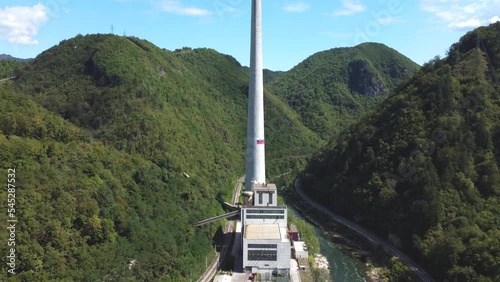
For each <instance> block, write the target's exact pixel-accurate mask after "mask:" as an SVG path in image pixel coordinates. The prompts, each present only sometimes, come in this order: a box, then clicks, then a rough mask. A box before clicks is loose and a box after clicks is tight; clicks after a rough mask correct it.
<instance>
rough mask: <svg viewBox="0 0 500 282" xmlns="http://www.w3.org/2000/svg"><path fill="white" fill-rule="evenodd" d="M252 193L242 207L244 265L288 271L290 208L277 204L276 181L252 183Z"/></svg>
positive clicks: (258, 269) (278, 272) (256, 269)
mask: <svg viewBox="0 0 500 282" xmlns="http://www.w3.org/2000/svg"><path fill="white" fill-rule="evenodd" d="M249 196H250V197H249V198H248V199H247V201H246V205H244V206H243V207H242V208H241V222H242V224H243V227H244V228H243V234H242V240H243V242H242V244H243V245H242V246H243V269H245V270H246V271H248V272H251V273H272V274H275V275H281V274H288V273H289V271H290V239H289V238H288V229H287V208H286V206H279V205H278V200H277V189H276V185H274V184H255V183H253V184H252V193H251V194H249Z"/></svg>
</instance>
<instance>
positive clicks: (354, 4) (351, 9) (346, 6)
mask: <svg viewBox="0 0 500 282" xmlns="http://www.w3.org/2000/svg"><path fill="white" fill-rule="evenodd" d="M342 6H343V9H342V10H337V11H335V12H333V15H334V16H349V15H352V14H357V13H361V12H363V11H365V10H366V6H365V5H363V4H362V3H361V2H360V1H358V0H355V1H349V0H342Z"/></svg>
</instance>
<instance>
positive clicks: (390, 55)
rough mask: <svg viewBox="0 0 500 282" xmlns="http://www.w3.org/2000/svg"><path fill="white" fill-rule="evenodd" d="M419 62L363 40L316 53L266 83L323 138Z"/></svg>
mask: <svg viewBox="0 0 500 282" xmlns="http://www.w3.org/2000/svg"><path fill="white" fill-rule="evenodd" d="M418 68H419V66H418V65H417V64H416V63H414V62H413V61H411V60H410V59H408V58H407V57H405V56H403V55H402V54H400V53H398V52H397V51H396V50H394V49H391V48H389V47H387V46H385V45H383V44H378V43H364V44H360V45H358V46H355V47H346V48H335V49H331V50H327V51H322V52H319V53H316V54H314V55H312V56H310V57H309V58H307V59H306V60H304V61H303V62H301V63H300V64H298V65H297V66H295V67H294V68H293V69H291V70H290V71H287V72H285V73H283V74H281V75H279V76H277V77H275V78H273V79H272V80H271V81H270V83H269V88H270V89H271V90H272V91H273V93H274V94H276V95H277V96H278V97H280V98H282V99H284V100H285V101H286V102H287V103H288V104H289V105H290V107H291V108H293V109H294V110H295V111H296V112H297V113H298V114H299V115H300V117H301V120H302V122H303V123H304V125H306V126H307V127H309V128H310V129H312V130H313V131H314V132H316V133H317V134H319V135H320V136H321V137H322V138H323V139H325V140H327V139H329V138H330V136H331V135H332V134H334V133H338V132H339V131H340V130H341V129H342V128H344V127H345V126H346V125H347V124H349V123H350V122H352V121H355V120H356V119H358V118H359V117H360V116H361V115H362V114H363V113H366V112H367V111H368V110H369V109H371V108H372V107H373V106H374V105H376V104H378V103H379V102H381V101H383V100H384V99H385V98H386V97H387V95H388V94H389V93H390V91H392V90H393V89H394V88H395V87H396V86H397V85H398V84H400V83H401V82H403V81H405V80H407V79H409V78H410V77H411V76H412V75H413V74H414V73H415V72H416V71H417V70H418Z"/></svg>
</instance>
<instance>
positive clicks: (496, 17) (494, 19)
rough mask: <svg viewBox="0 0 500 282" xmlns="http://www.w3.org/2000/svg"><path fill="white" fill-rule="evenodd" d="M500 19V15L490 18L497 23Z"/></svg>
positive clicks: (491, 21)
mask: <svg viewBox="0 0 500 282" xmlns="http://www.w3.org/2000/svg"><path fill="white" fill-rule="evenodd" d="M498 21H500V17H499V16H493V17H491V19H490V23H496V22H498Z"/></svg>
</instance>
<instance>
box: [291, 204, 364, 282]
mask: <svg viewBox="0 0 500 282" xmlns="http://www.w3.org/2000/svg"><path fill="white" fill-rule="evenodd" d="M287 207H288V211H289V212H291V213H293V215H294V216H295V217H296V218H299V219H303V220H304V217H303V216H302V214H301V213H300V212H298V211H297V210H296V209H294V207H293V206H292V205H287ZM313 226H314V232H315V233H316V237H318V240H319V246H320V249H321V254H322V255H324V256H325V257H326V259H327V260H328V263H329V264H330V277H331V278H332V280H333V281H335V282H344V281H348V282H364V281H367V279H366V277H365V272H364V265H363V263H362V262H360V261H358V260H357V259H356V258H354V257H353V256H352V255H351V254H350V253H347V252H343V251H342V250H340V249H339V248H338V247H337V246H336V244H334V243H333V242H332V241H330V240H329V239H328V238H327V237H325V236H323V234H322V232H321V230H320V229H319V228H318V227H317V226H315V225H313Z"/></svg>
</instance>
